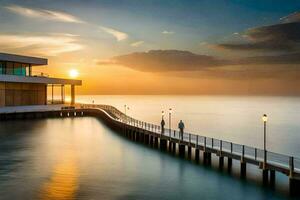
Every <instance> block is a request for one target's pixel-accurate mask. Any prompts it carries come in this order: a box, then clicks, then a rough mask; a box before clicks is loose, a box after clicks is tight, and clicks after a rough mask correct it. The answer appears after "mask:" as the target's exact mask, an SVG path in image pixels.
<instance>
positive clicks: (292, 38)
mask: <svg viewBox="0 0 300 200" xmlns="http://www.w3.org/2000/svg"><path fill="white" fill-rule="evenodd" d="M244 37H245V38H246V39H248V40H247V41H245V42H243V43H224V44H218V45H217V47H220V48H224V49H229V50H262V51H270V52H274V51H279V52H291V51H294V52H295V51H299V50H300V44H299V43H300V14H299V12H297V13H293V14H291V15H289V16H287V17H284V18H282V19H281V21H280V23H278V24H275V25H271V26H263V27H257V28H252V29H249V30H247V31H246V32H245V33H244Z"/></svg>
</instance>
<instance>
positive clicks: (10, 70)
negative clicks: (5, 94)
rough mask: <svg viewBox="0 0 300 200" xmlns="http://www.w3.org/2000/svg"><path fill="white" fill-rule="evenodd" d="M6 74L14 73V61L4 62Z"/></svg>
mask: <svg viewBox="0 0 300 200" xmlns="http://www.w3.org/2000/svg"><path fill="white" fill-rule="evenodd" d="M6 74H9V75H13V74H14V63H12V62H7V63H6Z"/></svg>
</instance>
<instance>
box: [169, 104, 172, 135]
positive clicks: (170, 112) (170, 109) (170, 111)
mask: <svg viewBox="0 0 300 200" xmlns="http://www.w3.org/2000/svg"><path fill="white" fill-rule="evenodd" d="M171 115H172V108H169V133H170V135H171V117H172V116H171Z"/></svg>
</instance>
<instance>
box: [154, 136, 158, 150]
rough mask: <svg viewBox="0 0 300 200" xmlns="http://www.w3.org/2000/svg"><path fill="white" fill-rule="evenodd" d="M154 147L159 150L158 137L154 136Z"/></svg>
mask: <svg viewBox="0 0 300 200" xmlns="http://www.w3.org/2000/svg"><path fill="white" fill-rule="evenodd" d="M154 147H155V148H158V137H155V136H154Z"/></svg>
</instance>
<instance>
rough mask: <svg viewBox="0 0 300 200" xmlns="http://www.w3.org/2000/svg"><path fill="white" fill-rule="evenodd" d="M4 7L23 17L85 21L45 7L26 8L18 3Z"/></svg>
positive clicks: (75, 21)
mask: <svg viewBox="0 0 300 200" xmlns="http://www.w3.org/2000/svg"><path fill="white" fill-rule="evenodd" d="M5 8H6V9H7V10H9V11H11V12H14V13H16V14H18V15H22V16H25V17H31V18H38V19H44V20H51V21H59V22H68V23H85V22H84V21H82V20H81V19H79V18H77V17H75V16H73V15H70V14H68V13H65V12H59V11H53V10H45V9H32V8H26V7H22V6H18V5H10V6H6V7H5Z"/></svg>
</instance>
